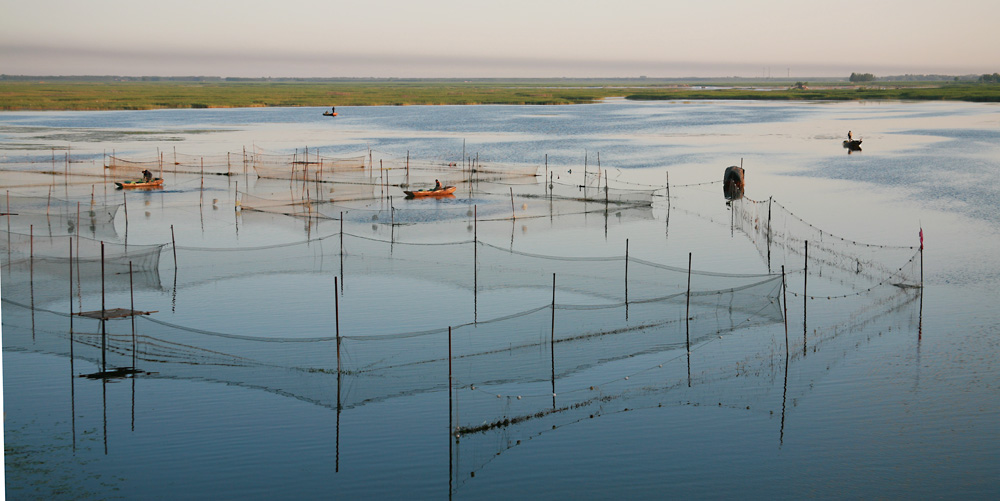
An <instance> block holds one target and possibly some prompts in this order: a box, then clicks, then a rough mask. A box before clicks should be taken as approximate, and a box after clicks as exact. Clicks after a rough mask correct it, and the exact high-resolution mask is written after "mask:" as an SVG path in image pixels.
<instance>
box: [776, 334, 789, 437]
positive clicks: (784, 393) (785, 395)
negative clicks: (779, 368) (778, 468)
mask: <svg viewBox="0 0 1000 501" xmlns="http://www.w3.org/2000/svg"><path fill="white" fill-rule="evenodd" d="M787 400H788V347H787V346H786V347H785V384H784V389H783V390H782V392H781V431H780V434H779V435H778V444H779V445H783V444H784V443H785V402H786V401H787Z"/></svg>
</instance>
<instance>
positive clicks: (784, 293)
mask: <svg viewBox="0 0 1000 501" xmlns="http://www.w3.org/2000/svg"><path fill="white" fill-rule="evenodd" d="M781 297H782V302H783V303H785V314H784V317H785V353H786V354H787V353H788V286H787V285H785V265H781Z"/></svg>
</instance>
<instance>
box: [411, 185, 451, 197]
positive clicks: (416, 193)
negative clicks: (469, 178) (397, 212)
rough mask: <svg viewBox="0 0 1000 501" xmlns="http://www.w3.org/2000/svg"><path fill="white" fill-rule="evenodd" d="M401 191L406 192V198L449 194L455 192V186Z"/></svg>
mask: <svg viewBox="0 0 1000 501" xmlns="http://www.w3.org/2000/svg"><path fill="white" fill-rule="evenodd" d="M403 193H406V198H417V197H439V196H442V195H451V194H452V193H455V187H454V186H445V187H443V188H441V189H437V190H417V191H406V190H403Z"/></svg>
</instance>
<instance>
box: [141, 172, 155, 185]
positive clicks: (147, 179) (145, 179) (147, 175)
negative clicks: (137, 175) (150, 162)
mask: <svg viewBox="0 0 1000 501" xmlns="http://www.w3.org/2000/svg"><path fill="white" fill-rule="evenodd" d="M152 180H153V173H152V172H149V169H145V170H143V171H142V182H144V183H148V182H150V181H152Z"/></svg>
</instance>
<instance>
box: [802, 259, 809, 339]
mask: <svg viewBox="0 0 1000 501" xmlns="http://www.w3.org/2000/svg"><path fill="white" fill-rule="evenodd" d="M808 284H809V241H808V240H806V242H805V272H804V273H803V276H802V355H803V356H805V355H806V337H807V336H808V335H809V331H808V329H807V328H806V319H807V318H808V317H807V315H806V309H807V307H808V304H809V291H808V289H807V288H806V286H807V285H808Z"/></svg>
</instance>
